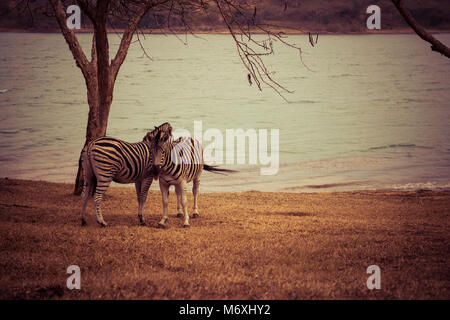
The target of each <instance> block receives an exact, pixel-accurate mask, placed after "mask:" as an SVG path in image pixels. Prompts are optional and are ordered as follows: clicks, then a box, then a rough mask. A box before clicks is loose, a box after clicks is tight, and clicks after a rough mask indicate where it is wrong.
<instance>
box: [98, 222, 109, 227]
mask: <svg viewBox="0 0 450 320" xmlns="http://www.w3.org/2000/svg"><path fill="white" fill-rule="evenodd" d="M97 222H98V224H99V225H100V227H102V228H104V227H106V226H107V225H108V224H107V223H106V222H100V221H97Z"/></svg>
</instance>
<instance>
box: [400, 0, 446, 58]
mask: <svg viewBox="0 0 450 320" xmlns="http://www.w3.org/2000/svg"><path fill="white" fill-rule="evenodd" d="M392 2H393V3H394V5H395V7H396V8H397V10H398V11H399V12H400V14H401V15H402V17H403V19H405V21H406V22H407V23H408V24H409V26H410V27H411V28H412V29H413V30H414V32H415V33H417V35H418V36H419V37H421V38H422V39H423V40H425V41H427V42H428V43H430V44H431V50H433V51H437V52H439V53H441V54H443V55H444V56H446V57H447V58H450V49H449V48H448V47H446V46H445V45H444V44H443V43H442V42H440V41H439V40H438V39H436V38H435V37H433V36H432V35H431V34H429V33H428V32H427V31H426V30H425V29H424V28H423V27H422V26H421V25H420V24H418V23H417V21H416V19H414V17H413V16H412V15H411V13H409V11H408V9H407V8H406V7H405V6H404V4H403V1H402V0H392Z"/></svg>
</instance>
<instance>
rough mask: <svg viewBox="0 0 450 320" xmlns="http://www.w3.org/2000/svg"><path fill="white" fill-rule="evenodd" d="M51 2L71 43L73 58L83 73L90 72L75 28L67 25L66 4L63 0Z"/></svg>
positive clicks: (51, 0)
mask: <svg viewBox="0 0 450 320" xmlns="http://www.w3.org/2000/svg"><path fill="white" fill-rule="evenodd" d="M49 1H50V4H51V5H52V7H53V11H54V12H55V16H56V20H57V21H58V25H59V27H60V28H61V32H62V34H63V36H64V39H65V40H66V42H67V44H68V45H69V49H70V52H72V55H73V58H74V59H75V61H76V63H77V66H78V67H79V68H80V69H81V71H82V72H83V75H85V76H86V75H88V74H89V67H90V66H89V61H88V59H87V58H86V56H85V55H84V52H83V49H82V48H81V46H80V43H79V42H78V39H77V37H76V35H75V32H73V30H71V29H69V27H67V14H66V11H65V10H64V6H63V4H62V1H61V0H49Z"/></svg>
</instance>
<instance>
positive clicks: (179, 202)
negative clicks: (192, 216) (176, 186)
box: [177, 193, 184, 218]
mask: <svg viewBox="0 0 450 320" xmlns="http://www.w3.org/2000/svg"><path fill="white" fill-rule="evenodd" d="M183 217H184V214H183V210H182V206H181V194H178V193H177V218H183Z"/></svg>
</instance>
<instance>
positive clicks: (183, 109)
mask: <svg viewBox="0 0 450 320" xmlns="http://www.w3.org/2000/svg"><path fill="white" fill-rule="evenodd" d="M201 37H202V39H198V38H194V37H189V38H188V45H184V44H183V43H182V42H180V41H179V40H177V39H176V38H175V37H174V36H164V35H150V36H146V39H145V40H143V44H144V46H145V47H146V48H147V49H148V52H149V54H150V55H151V56H152V60H149V59H148V58H146V57H144V56H143V54H142V51H141V49H140V47H139V45H138V44H137V43H135V44H134V45H132V47H131V48H130V51H129V53H128V57H127V59H126V61H125V63H124V65H123V67H122V69H121V71H120V73H119V75H118V78H117V82H116V87H115V92H114V102H113V105H112V107H111V113H110V119H109V127H108V135H109V136H113V137H117V138H120V139H123V140H126V141H130V142H134V141H141V140H142V137H143V136H144V135H145V133H146V132H147V130H148V129H151V128H153V126H155V125H159V124H161V123H163V122H166V121H168V122H170V123H171V124H172V126H173V127H174V128H185V129H187V130H189V131H191V132H193V127H194V121H202V125H203V131H206V130H207V129H208V128H216V129H218V130H220V132H223V134H224V135H225V132H226V130H227V129H237V128H242V129H244V130H247V129H256V130H257V129H268V130H269V131H270V130H271V129H279V134H280V137H279V145H280V152H279V161H280V165H279V170H278V173H277V174H276V175H264V176H263V175H260V167H261V164H256V165H250V164H248V163H247V164H244V165H224V166H225V167H227V168H230V169H237V170H239V171H240V172H239V173H237V174H233V175H230V176H218V175H214V174H212V173H204V174H203V175H202V185H201V190H202V191H204V192H218V191H244V190H260V191H286V192H310V191H336V190H354V189H401V190H414V189H424V188H425V189H449V188H450V139H449V138H450V126H449V124H450V109H449V108H450V103H449V101H450V81H449V80H450V60H449V59H447V58H445V57H442V56H440V55H439V54H437V53H434V52H432V51H431V50H430V49H429V45H427V44H426V43H425V42H423V41H422V40H420V39H419V38H418V37H417V36H416V35H323V36H319V41H318V44H317V45H316V47H314V48H312V47H311V46H310V45H309V43H308V38H307V36H302V35H296V36H290V39H291V40H292V41H294V42H296V43H297V44H300V45H301V46H302V47H303V48H304V50H303V51H304V53H303V60H304V62H305V64H306V65H307V66H308V67H309V68H310V69H311V70H312V71H310V70H308V69H307V68H305V67H304V66H303V65H302V63H301V62H300V61H299V58H298V52H296V51H294V50H291V49H287V48H283V47H281V46H279V45H275V55H274V56H273V57H269V59H267V60H266V63H267V65H268V66H270V68H271V69H272V70H275V71H276V74H275V75H274V77H275V78H276V79H277V80H278V81H279V82H280V83H282V84H283V85H284V86H286V87H287V88H289V89H290V90H293V91H295V92H294V93H292V94H286V95H285V97H286V98H287V100H288V101H289V102H286V101H284V100H283V99H281V98H280V97H279V96H278V95H277V94H276V93H275V92H273V91H272V90H271V89H270V88H264V89H263V91H262V92H260V91H258V90H257V89H256V88H255V86H254V85H253V86H250V85H249V83H248V81H247V72H246V71H245V69H244V68H243V66H242V63H241V62H240V60H239V58H238V55H237V52H236V48H235V45H234V43H233V41H232V39H231V38H230V36H227V35H202V36H201ZM437 37H438V38H439V39H441V40H442V41H443V42H444V43H446V44H450V34H440V35H437ZM79 38H80V41H81V43H82V44H83V46H84V47H85V49H87V50H88V49H89V48H90V44H89V43H90V40H91V35H89V34H80V35H79ZM119 40H120V39H119V38H118V37H117V36H116V35H111V36H110V42H111V49H112V50H114V51H115V49H116V48H117V45H118V43H119ZM0 70H1V71H0V110H1V113H0V148H1V149H0V150H1V152H0V176H1V177H10V178H21V179H34V180H47V181H55V182H73V180H74V176H75V173H76V169H77V161H78V155H79V151H80V149H81V147H82V145H83V142H84V136H85V128H86V121H87V114H88V106H87V102H86V89H85V84H84V79H83V78H82V75H81V72H80V70H79V69H78V68H77V67H76V66H75V63H74V60H73V58H72V56H71V54H70V52H69V50H68V48H67V45H66V43H65V41H64V39H63V38H62V36H61V35H60V34H26V33H21V34H16V33H0ZM152 189H157V184H154V185H153V186H152Z"/></svg>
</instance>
